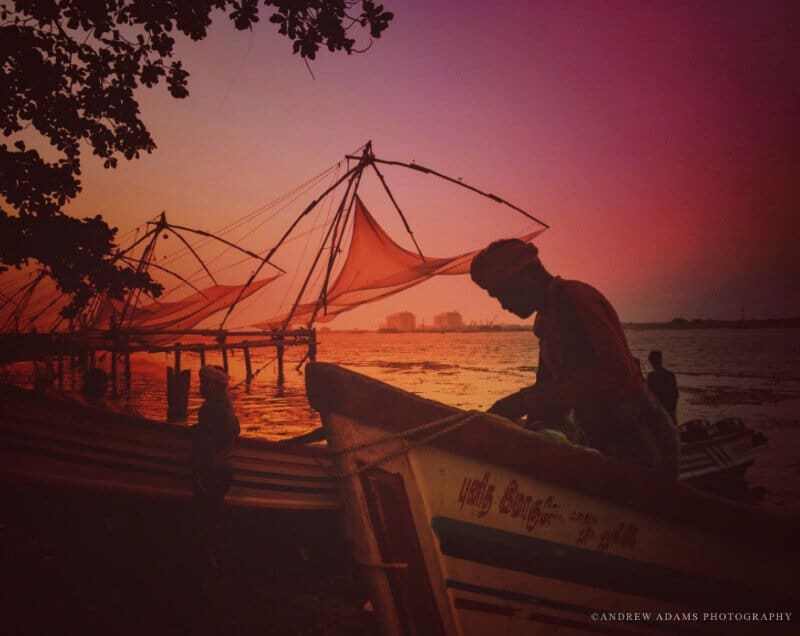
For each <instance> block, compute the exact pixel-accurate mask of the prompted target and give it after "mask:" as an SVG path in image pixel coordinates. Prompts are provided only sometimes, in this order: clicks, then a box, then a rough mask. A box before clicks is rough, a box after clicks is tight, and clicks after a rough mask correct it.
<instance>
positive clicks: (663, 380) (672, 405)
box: [647, 351, 678, 424]
mask: <svg viewBox="0 0 800 636" xmlns="http://www.w3.org/2000/svg"><path fill="white" fill-rule="evenodd" d="M647 359H648V360H649V361H650V366H651V367H653V370H652V371H651V372H650V373H648V374H647V388H648V389H650V392H651V393H652V394H653V395H655V396H656V397H657V398H658V401H659V402H661V404H662V405H663V406H664V409H666V411H667V413H669V415H670V417H671V418H672V421H673V422H674V423H676V424H677V423H678V417H677V408H678V383H677V382H676V381H675V374H674V373H672V371H668V370H667V369H665V368H664V367H663V361H662V356H661V352H660V351H651V352H650V355H648V356H647Z"/></svg>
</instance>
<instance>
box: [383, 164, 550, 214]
mask: <svg viewBox="0 0 800 636" xmlns="http://www.w3.org/2000/svg"><path fill="white" fill-rule="evenodd" d="M372 161H373V162H375V163H382V164H385V165H387V166H401V167H403V168H408V169H409V170H416V171H417V172H421V173H423V174H431V175H433V176H434V177H439V178H440V179H444V180H445V181H449V182H450V183H454V184H456V185H458V186H461V187H462V188H466V189H467V190H470V191H472V192H474V193H476V194H479V195H481V196H484V197H486V198H488V199H491V200H492V201H494V202H496V203H500V204H501V205H506V206H508V207H510V208H511V209H512V210H516V211H517V212H519V213H520V214H522V215H523V216H526V217H528V218H529V219H530V220H531V221H535V222H536V223H538V224H539V225H542V226H544V227H545V228H549V227H550V226H549V225H548V224H547V223H545V222H544V221H542V220H541V219H537V218H536V217H535V216H533V215H531V214H529V213H528V212H526V211H525V210H523V209H522V208H520V207H518V206H516V205H514V204H513V203H509V202H508V201H506V200H505V199H502V198H500V197H499V196H497V195H496V194H492V193H491V192H485V191H483V190H481V189H479V188H476V187H475V186H471V185H469V184H468V183H464V182H463V181H461V180H460V179H453V177H448V176H447V175H446V174H442V173H441V172H436V170H431V169H430V168H427V167H425V166H422V165H420V164H418V163H404V162H402V161H387V160H386V159H378V158H377V157H373V159H372Z"/></svg>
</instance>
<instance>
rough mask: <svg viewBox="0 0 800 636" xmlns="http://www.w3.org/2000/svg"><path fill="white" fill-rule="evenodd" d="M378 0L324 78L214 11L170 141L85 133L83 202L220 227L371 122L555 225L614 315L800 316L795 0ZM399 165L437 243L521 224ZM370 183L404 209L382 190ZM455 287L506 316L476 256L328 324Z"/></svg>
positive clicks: (367, 318) (375, 320)
mask: <svg viewBox="0 0 800 636" xmlns="http://www.w3.org/2000/svg"><path fill="white" fill-rule="evenodd" d="M384 4H385V6H386V8H387V9H389V10H391V11H393V12H394V13H395V19H394V20H393V21H392V23H391V25H390V27H389V29H388V30H387V31H386V32H385V34H384V36H383V37H382V38H381V39H379V40H376V41H375V43H374V45H373V47H372V48H371V49H370V50H369V51H368V52H367V53H365V54H363V55H353V56H350V57H348V56H346V55H332V54H328V53H321V55H320V57H319V59H318V60H317V61H315V62H313V63H312V64H311V70H312V72H313V77H312V75H311V74H310V73H309V72H308V70H307V69H306V67H305V65H304V64H303V62H302V61H301V59H300V58H299V57H298V56H292V55H291V43H290V42H289V41H288V40H286V39H284V38H282V37H280V36H278V35H276V34H275V33H274V28H273V27H274V25H272V24H269V23H268V21H267V20H266V18H262V21H261V23H260V24H259V26H258V28H256V29H255V30H254V31H252V32H238V31H236V30H235V29H234V28H233V27H232V25H230V24H229V23H228V21H227V20H226V19H221V16H219V17H218V18H217V20H216V21H215V26H214V28H213V29H212V33H211V35H210V37H209V38H208V39H207V40H204V41H202V42H200V43H191V42H188V41H185V40H183V41H181V40H179V46H178V47H177V52H178V55H177V57H178V58H179V59H182V60H183V63H184V66H185V67H187V68H188V70H189V71H190V72H191V76H190V84H189V90H190V96H189V98H188V99H186V100H175V99H172V98H170V97H169V96H168V94H167V92H166V90H165V89H164V88H163V87H161V88H159V89H156V90H144V91H142V92H141V93H140V101H141V104H142V111H143V115H144V119H145V121H146V122H147V124H148V125H149V128H150V131H151V133H152V134H153V137H154V139H155V141H156V143H157V145H158V150H157V151H156V152H155V153H154V154H153V155H152V156H146V157H144V158H142V159H140V160H138V161H133V162H124V161H122V162H120V167H119V168H118V169H117V170H116V171H107V170H103V168H102V165H101V162H100V161H98V160H97V159H95V158H94V157H92V156H91V154H90V153H89V152H86V153H85V154H84V165H83V186H84V192H83V194H82V195H81V196H80V197H79V198H78V199H77V200H76V201H75V202H73V204H71V206H70V208H69V210H70V212H71V213H73V214H77V215H81V216H83V215H90V214H95V213H98V212H101V213H103V215H104V216H105V217H106V218H107V219H108V220H109V221H110V222H111V223H112V224H114V225H117V226H119V227H120V229H121V230H122V231H125V230H128V229H130V228H131V227H133V226H135V225H138V224H141V223H142V221H143V220H144V219H146V218H149V217H152V216H153V215H154V214H156V213H158V212H160V211H161V210H167V211H168V214H169V216H170V218H171V219H172V221H173V222H175V223H180V224H184V225H191V226H196V227H201V228H207V229H212V230H213V229H214V228H217V227H220V226H223V225H225V224H226V223H227V222H229V221H230V220H232V219H235V218H238V217H241V216H243V215H245V214H247V213H248V212H250V211H252V210H254V209H257V208H258V207H259V206H261V205H262V204H263V203H264V202H266V201H269V200H271V199H273V198H274V197H275V196H277V195H280V194H282V193H284V192H287V191H289V190H291V189H292V188H293V187H295V186H296V185H297V184H299V183H301V182H303V181H305V180H306V179H308V178H309V177H310V176H313V175H314V174H317V173H318V172H320V171H321V170H322V169H324V168H326V167H327V166H329V165H331V164H333V163H334V162H335V161H337V160H338V159H340V158H341V157H342V156H343V155H344V154H346V153H348V152H350V151H352V150H353V149H355V148H356V147H358V146H360V145H361V144H363V143H364V142H365V141H367V140H368V139H371V140H372V141H373V143H374V146H375V152H376V154H377V155H378V156H380V157H384V158H387V159H396V160H400V161H411V160H416V161H417V162H420V163H422V164H425V165H427V166H430V167H432V168H435V169H436V170H439V171H441V172H444V173H446V174H449V175H452V176H455V177H461V178H463V179H464V181H466V182H468V183H471V184H474V185H476V186H478V187H481V188H483V189H486V190H488V191H490V192H494V193H497V194H498V195H500V196H502V197H504V198H506V199H508V200H509V201H512V202H514V203H515V204H517V205H519V206H520V207H522V208H525V209H526V210H529V211H530V212H531V213H533V214H534V215H536V216H538V217H540V218H542V219H543V220H544V221H546V222H547V223H549V224H550V225H551V229H550V230H548V231H547V232H545V233H544V234H543V235H542V236H541V237H540V238H539V239H538V240H537V243H538V245H539V247H540V253H541V256H542V260H543V262H544V263H545V265H546V266H547V267H548V269H550V271H551V272H552V273H554V274H559V275H562V276H564V277H567V278H578V279H581V280H584V281H586V282H589V283H591V284H593V285H595V286H596V287H598V288H599V289H600V290H601V291H603V292H604V293H605V294H606V295H607V296H608V297H609V299H610V300H611V301H612V302H613V303H614V304H615V306H616V307H617V309H618V312H619V314H620V316H621V318H622V319H623V320H626V321H646V320H669V319H670V318H673V317H675V316H684V317H686V318H693V317H707V318H739V317H740V316H741V315H742V312H744V315H745V317H747V318H767V317H785V316H791V315H795V316H796V315H800V294H798V293H797V291H796V289H797V283H796V282H795V278H796V277H797V275H798V274H799V273H800V255H799V253H800V250H798V249H797V247H796V246H795V242H796V236H797V234H798V231H797V226H798V223H797V220H796V219H797V197H798V189H797V185H796V184H797V183H800V179H799V178H798V174H797V173H798V154H797V150H798V148H800V143H799V142H800V139H798V134H797V118H798V114H799V112H800V109H798V105H799V104H800V99H799V96H798V92H799V91H800V89H799V88H798V82H797V77H798V76H800V69H798V59H799V58H800V56H799V55H798V42H800V32H799V31H800V29H798V13H800V12H798V10H797V9H796V8H795V7H796V6H797V4H796V3H794V2H784V3H773V2H755V1H753V2H726V3H720V2H694V1H687V2H677V1H675V2H672V1H670V2H641V1H631V2H621V1H620V2H590V1H586V2H562V1H555V0H554V1H552V2H534V1H524V2H522V1H519V0H513V1H512V0H497V1H495V2H486V1H485V0H483V1H462V2H458V3H453V2H447V3H446V2H441V1H436V0H433V1H432V0H385V1H384ZM385 173H386V176H387V179H388V180H389V181H390V183H393V184H396V185H394V187H393V189H394V191H395V194H396V195H397V197H398V200H399V201H400V203H401V205H402V206H403V208H404V210H405V212H406V213H407V216H408V219H409V222H410V223H411V225H412V227H413V228H414V232H415V235H416V236H417V238H418V240H419V242H420V245H421V246H422V249H423V251H425V252H426V253H428V254H431V255H435V256H448V255H454V254H458V253H461V252H466V251H468V250H471V249H475V248H478V247H481V246H482V245H483V244H485V243H486V242H488V241H489V240H491V239H494V238H498V236H502V235H504V234H508V235H513V234H518V233H520V231H521V228H522V229H524V220H523V219H521V218H520V217H519V216H518V215H515V214H514V213H513V212H511V211H509V210H507V209H503V208H501V207H500V206H498V205H496V204H494V203H492V202H491V201H489V200H481V199H479V198H477V197H475V198H471V199H469V201H470V202H469V203H465V199H464V195H463V194H461V193H457V194H456V193H454V192H453V191H454V188H450V189H447V188H444V189H443V188H442V187H441V186H438V185H436V186H432V184H431V179H430V178H429V177H428V178H426V177H421V176H416V175H410V176H408V175H403V174H401V173H400V172H399V171H397V170H395V169H389V168H387V169H386V170H385ZM450 193H452V194H450ZM451 196H452V198H450V197H451ZM365 203H366V204H367V206H368V207H369V208H370V210H371V211H372V212H373V213H374V215H375V216H376V218H377V219H378V220H379V222H381V223H386V224H387V229H389V230H390V231H392V232H394V231H395V230H396V228H397V227H400V228H401V226H398V225H397V224H396V219H395V218H394V213H393V212H392V209H391V208H390V207H389V205H388V202H387V201H385V200H384V199H380V197H376V198H373V199H370V198H369V197H368V196H367V195H366V194H365ZM393 224H394V225H393ZM276 238H277V237H276V236H273V235H265V236H264V237H263V241H264V247H265V248H266V247H268V246H269V245H270V244H271V243H272V242H274V241H275V239H276ZM399 238H400V237H398V239H399ZM282 265H284V266H285V265H286V263H282ZM451 309H457V310H459V311H461V313H462V314H463V316H464V318H465V320H466V321H467V322H469V321H486V320H492V319H494V320H496V321H497V322H514V321H515V320H514V318H513V316H511V315H510V314H505V313H503V312H501V309H500V307H499V306H497V305H496V304H495V302H494V301H492V300H491V299H490V298H488V296H486V294H485V293H484V292H482V291H481V290H480V289H477V288H476V287H474V286H473V285H472V283H471V282H470V281H469V279H468V277H463V276H462V277H459V278H452V279H447V278H445V279H438V280H433V281H430V282H428V283H425V284H424V285H422V286H420V287H419V288H416V289H414V290H411V291H408V292H404V293H403V294H400V295H398V296H395V297H393V298H390V299H387V300H384V301H381V302H380V303H377V304H375V305H373V306H369V307H364V308H361V309H357V310H355V311H353V312H351V313H349V314H344V315H343V316H341V317H340V318H338V319H337V320H336V321H335V322H334V323H333V325H332V326H334V327H340V328H345V327H365V328H372V327H376V326H377V325H378V324H379V323H380V322H381V321H382V320H383V318H384V316H385V315H386V314H388V313H392V312H395V311H400V310H409V311H413V312H414V313H415V314H417V316H418V319H424V320H425V321H426V322H428V323H429V322H430V321H431V318H432V316H433V315H434V314H436V313H439V312H442V311H446V310H451ZM267 313H269V312H267ZM254 319H256V317H254Z"/></svg>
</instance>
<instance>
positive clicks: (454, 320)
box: [433, 311, 464, 331]
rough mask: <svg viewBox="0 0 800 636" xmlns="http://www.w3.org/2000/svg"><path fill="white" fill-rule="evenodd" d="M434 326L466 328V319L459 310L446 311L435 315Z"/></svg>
mask: <svg viewBox="0 0 800 636" xmlns="http://www.w3.org/2000/svg"><path fill="white" fill-rule="evenodd" d="M433 326H434V327H436V328H437V329H446V330H447V331H453V330H456V329H463V328H464V319H463V318H462V317H461V314H460V313H458V312H457V311H446V312H445V313H443V314H438V315H436V316H434V317H433Z"/></svg>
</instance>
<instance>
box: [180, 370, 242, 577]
mask: <svg viewBox="0 0 800 636" xmlns="http://www.w3.org/2000/svg"><path fill="white" fill-rule="evenodd" d="M227 387H228V375H227V374H226V373H225V371H224V370H223V369H222V368H221V367H218V366H216V365H206V366H204V367H202V368H201V369H200V395H201V396H203V398H204V399H205V401H204V402H203V404H202V406H201V407H200V410H199V411H198V412H197V425H196V426H193V427H191V428H190V431H191V432H192V477H193V485H194V494H195V501H196V503H197V506H198V511H199V513H200V517H201V523H202V524H203V526H204V527H203V528H202V529H203V530H205V533H206V536H205V541H206V547H207V549H208V551H209V559H210V564H211V567H212V568H216V566H217V561H218V559H219V552H220V550H221V548H222V545H221V544H222V527H221V524H222V510H223V505H224V502H225V495H226V493H227V492H228V489H229V488H230V487H231V482H232V481H233V461H232V457H231V451H232V449H233V441H234V439H236V437H237V436H238V435H239V420H238V419H237V417H236V414H235V413H234V410H233V404H232V403H231V399H230V396H229V395H228V388H227Z"/></svg>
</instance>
